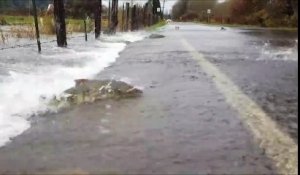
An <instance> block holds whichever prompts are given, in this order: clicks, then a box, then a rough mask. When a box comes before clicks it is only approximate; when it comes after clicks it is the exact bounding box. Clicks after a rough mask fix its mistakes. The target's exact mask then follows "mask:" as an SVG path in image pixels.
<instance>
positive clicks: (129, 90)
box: [51, 79, 143, 107]
mask: <svg viewBox="0 0 300 175" xmlns="http://www.w3.org/2000/svg"><path fill="white" fill-rule="evenodd" d="M142 93H143V92H142V90H140V89H138V88H136V87H134V86H132V85H129V84H127V83H125V82H123V81H117V80H89V79H78V80H75V86H74V87H72V88H70V89H67V90H65V91H64V94H63V95H64V96H62V97H61V99H56V98H54V99H53V100H52V103H51V104H52V105H54V106H58V107H59V106H66V105H67V106H70V105H73V104H81V103H92V102H95V101H97V100H103V99H120V98H130V97H138V96H141V95H142Z"/></svg>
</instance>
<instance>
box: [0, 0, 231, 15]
mask: <svg viewBox="0 0 300 175" xmlns="http://www.w3.org/2000/svg"><path fill="white" fill-rule="evenodd" d="M0 1H1V0H0ZM132 1H133V3H138V4H145V3H146V2H147V1H148V0H132ZM176 1H177V0H165V13H169V12H170V10H171V9H172V6H173V5H174V4H175V3H176ZM225 1H226V0H218V2H219V3H222V2H225ZM126 2H129V3H130V2H131V0H119V5H120V6H122V4H123V3H126ZM163 2H164V0H160V3H161V6H163ZM103 4H104V5H105V6H108V0H103Z"/></svg>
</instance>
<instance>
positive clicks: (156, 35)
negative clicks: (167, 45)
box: [149, 34, 165, 39]
mask: <svg viewBox="0 0 300 175" xmlns="http://www.w3.org/2000/svg"><path fill="white" fill-rule="evenodd" d="M164 37H165V36H164V35H160V34H151V35H150V36H149V38H151V39H157V38H164Z"/></svg>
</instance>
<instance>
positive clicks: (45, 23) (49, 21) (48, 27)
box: [40, 16, 55, 35]
mask: <svg viewBox="0 0 300 175" xmlns="http://www.w3.org/2000/svg"><path fill="white" fill-rule="evenodd" d="M40 23H41V33H42V34H47V35H53V34H55V24H54V21H53V16H44V17H41V18H40Z"/></svg>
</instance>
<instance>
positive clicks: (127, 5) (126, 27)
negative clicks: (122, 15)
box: [125, 2, 129, 32]
mask: <svg viewBox="0 0 300 175" xmlns="http://www.w3.org/2000/svg"><path fill="white" fill-rule="evenodd" d="M128 28H129V3H128V2H126V23H125V31H126V32H127V31H128Z"/></svg>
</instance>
